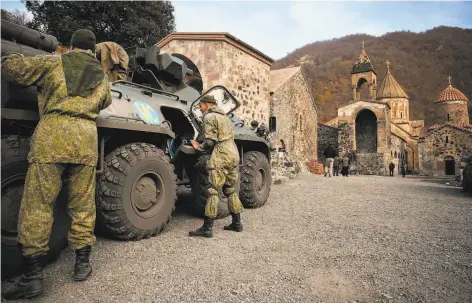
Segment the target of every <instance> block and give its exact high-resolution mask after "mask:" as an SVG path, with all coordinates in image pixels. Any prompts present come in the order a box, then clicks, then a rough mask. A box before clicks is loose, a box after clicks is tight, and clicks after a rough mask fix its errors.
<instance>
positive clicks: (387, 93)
mask: <svg viewBox="0 0 472 303" xmlns="http://www.w3.org/2000/svg"><path fill="white" fill-rule="evenodd" d="M383 98H408V95H407V94H406V93H405V91H404V90H403V89H402V87H401V86H400V84H398V82H397V80H395V77H393V75H392V73H391V72H390V62H389V61H388V60H387V75H386V76H385V78H384V80H383V82H382V84H381V85H380V87H379V89H378V90H377V99H383Z"/></svg>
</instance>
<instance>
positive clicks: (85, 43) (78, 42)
mask: <svg viewBox="0 0 472 303" xmlns="http://www.w3.org/2000/svg"><path fill="white" fill-rule="evenodd" d="M95 43H96V40H95V34H94V33H93V32H92V31H91V30H89V29H79V30H77V31H76V32H75V33H74V34H73V35H72V38H71V40H70V44H71V45H72V46H74V47H77V48H81V49H85V50H88V49H90V50H92V51H95Z"/></svg>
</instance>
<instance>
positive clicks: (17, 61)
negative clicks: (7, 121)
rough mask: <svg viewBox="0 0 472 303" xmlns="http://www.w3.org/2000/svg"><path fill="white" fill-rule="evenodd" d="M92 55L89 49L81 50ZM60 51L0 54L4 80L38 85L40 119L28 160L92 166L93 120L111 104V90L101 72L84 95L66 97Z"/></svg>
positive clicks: (95, 140)
mask: <svg viewBox="0 0 472 303" xmlns="http://www.w3.org/2000/svg"><path fill="white" fill-rule="evenodd" d="M83 52H86V53H87V54H89V55H90V56H93V53H92V52H91V51H83ZM64 74H65V73H64V70H63V66H62V60H61V55H43V56H35V57H25V56H23V55H22V54H7V55H6V56H4V57H2V76H3V77H4V79H5V80H7V81H10V82H14V83H17V84H20V85H24V86H31V85H37V86H38V87H39V88H40V92H39V95H38V108H39V114H40V122H39V124H38V126H37V127H36V129H35V131H34V134H33V136H32V138H31V150H30V153H29V155H28V160H29V162H30V163H74V164H84V165H87V166H96V165H97V161H98V136H97V126H96V124H95V120H96V118H97V117H98V114H99V112H100V111H101V110H102V109H104V108H106V107H108V106H109V105H110V104H111V91H110V83H109V81H108V78H107V77H106V76H105V77H104V78H103V80H102V83H100V84H99V85H98V86H96V87H95V88H94V89H93V90H92V91H91V92H90V95H89V96H87V97H86V98H83V97H80V96H74V97H70V96H69V95H68V92H67V85H66V80H65V76H64Z"/></svg>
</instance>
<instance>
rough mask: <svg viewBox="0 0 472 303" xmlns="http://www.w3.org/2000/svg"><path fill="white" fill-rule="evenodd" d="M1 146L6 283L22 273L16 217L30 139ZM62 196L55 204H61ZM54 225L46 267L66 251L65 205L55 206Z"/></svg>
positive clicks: (9, 139)
mask: <svg viewBox="0 0 472 303" xmlns="http://www.w3.org/2000/svg"><path fill="white" fill-rule="evenodd" d="M1 144H2V166H1V170H2V197H1V199H2V206H1V207H2V208H1V211H2V229H1V235H2V237H1V241H2V279H7V278H10V277H13V276H16V275H18V274H20V273H21V270H22V266H23V263H22V262H23V260H22V257H21V255H22V253H21V250H20V249H19V247H18V241H17V236H18V229H17V224H18V214H19V211H20V204H21V197H22V196H23V189H24V183H25V177H26V173H27V171H28V160H27V156H28V152H29V149H30V144H29V139H27V138H21V137H20V136H15V135H11V136H6V137H4V138H2V140H1ZM63 196H64V194H63V193H61V194H60V196H59V198H58V199H57V201H62V199H63ZM54 218H55V219H54V223H53V226H52V230H51V236H50V238H49V252H48V255H47V258H46V260H45V261H46V263H50V262H53V261H55V260H56V259H57V258H59V256H60V254H61V250H62V249H63V248H65V247H67V232H68V231H69V226H70V218H69V215H68V214H67V208H66V203H56V207H55V208H54Z"/></svg>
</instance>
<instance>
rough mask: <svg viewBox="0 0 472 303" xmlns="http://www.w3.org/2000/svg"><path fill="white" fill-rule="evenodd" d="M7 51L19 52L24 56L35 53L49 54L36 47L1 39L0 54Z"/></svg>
mask: <svg viewBox="0 0 472 303" xmlns="http://www.w3.org/2000/svg"><path fill="white" fill-rule="evenodd" d="M9 52H13V53H20V54H23V55H25V56H31V57H32V56H37V55H44V54H50V53H48V52H45V51H43V50H40V49H36V48H33V47H29V46H26V45H23V44H19V43H16V42H13V41H9V40H4V39H2V56H3V55H5V54H6V53H9Z"/></svg>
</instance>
